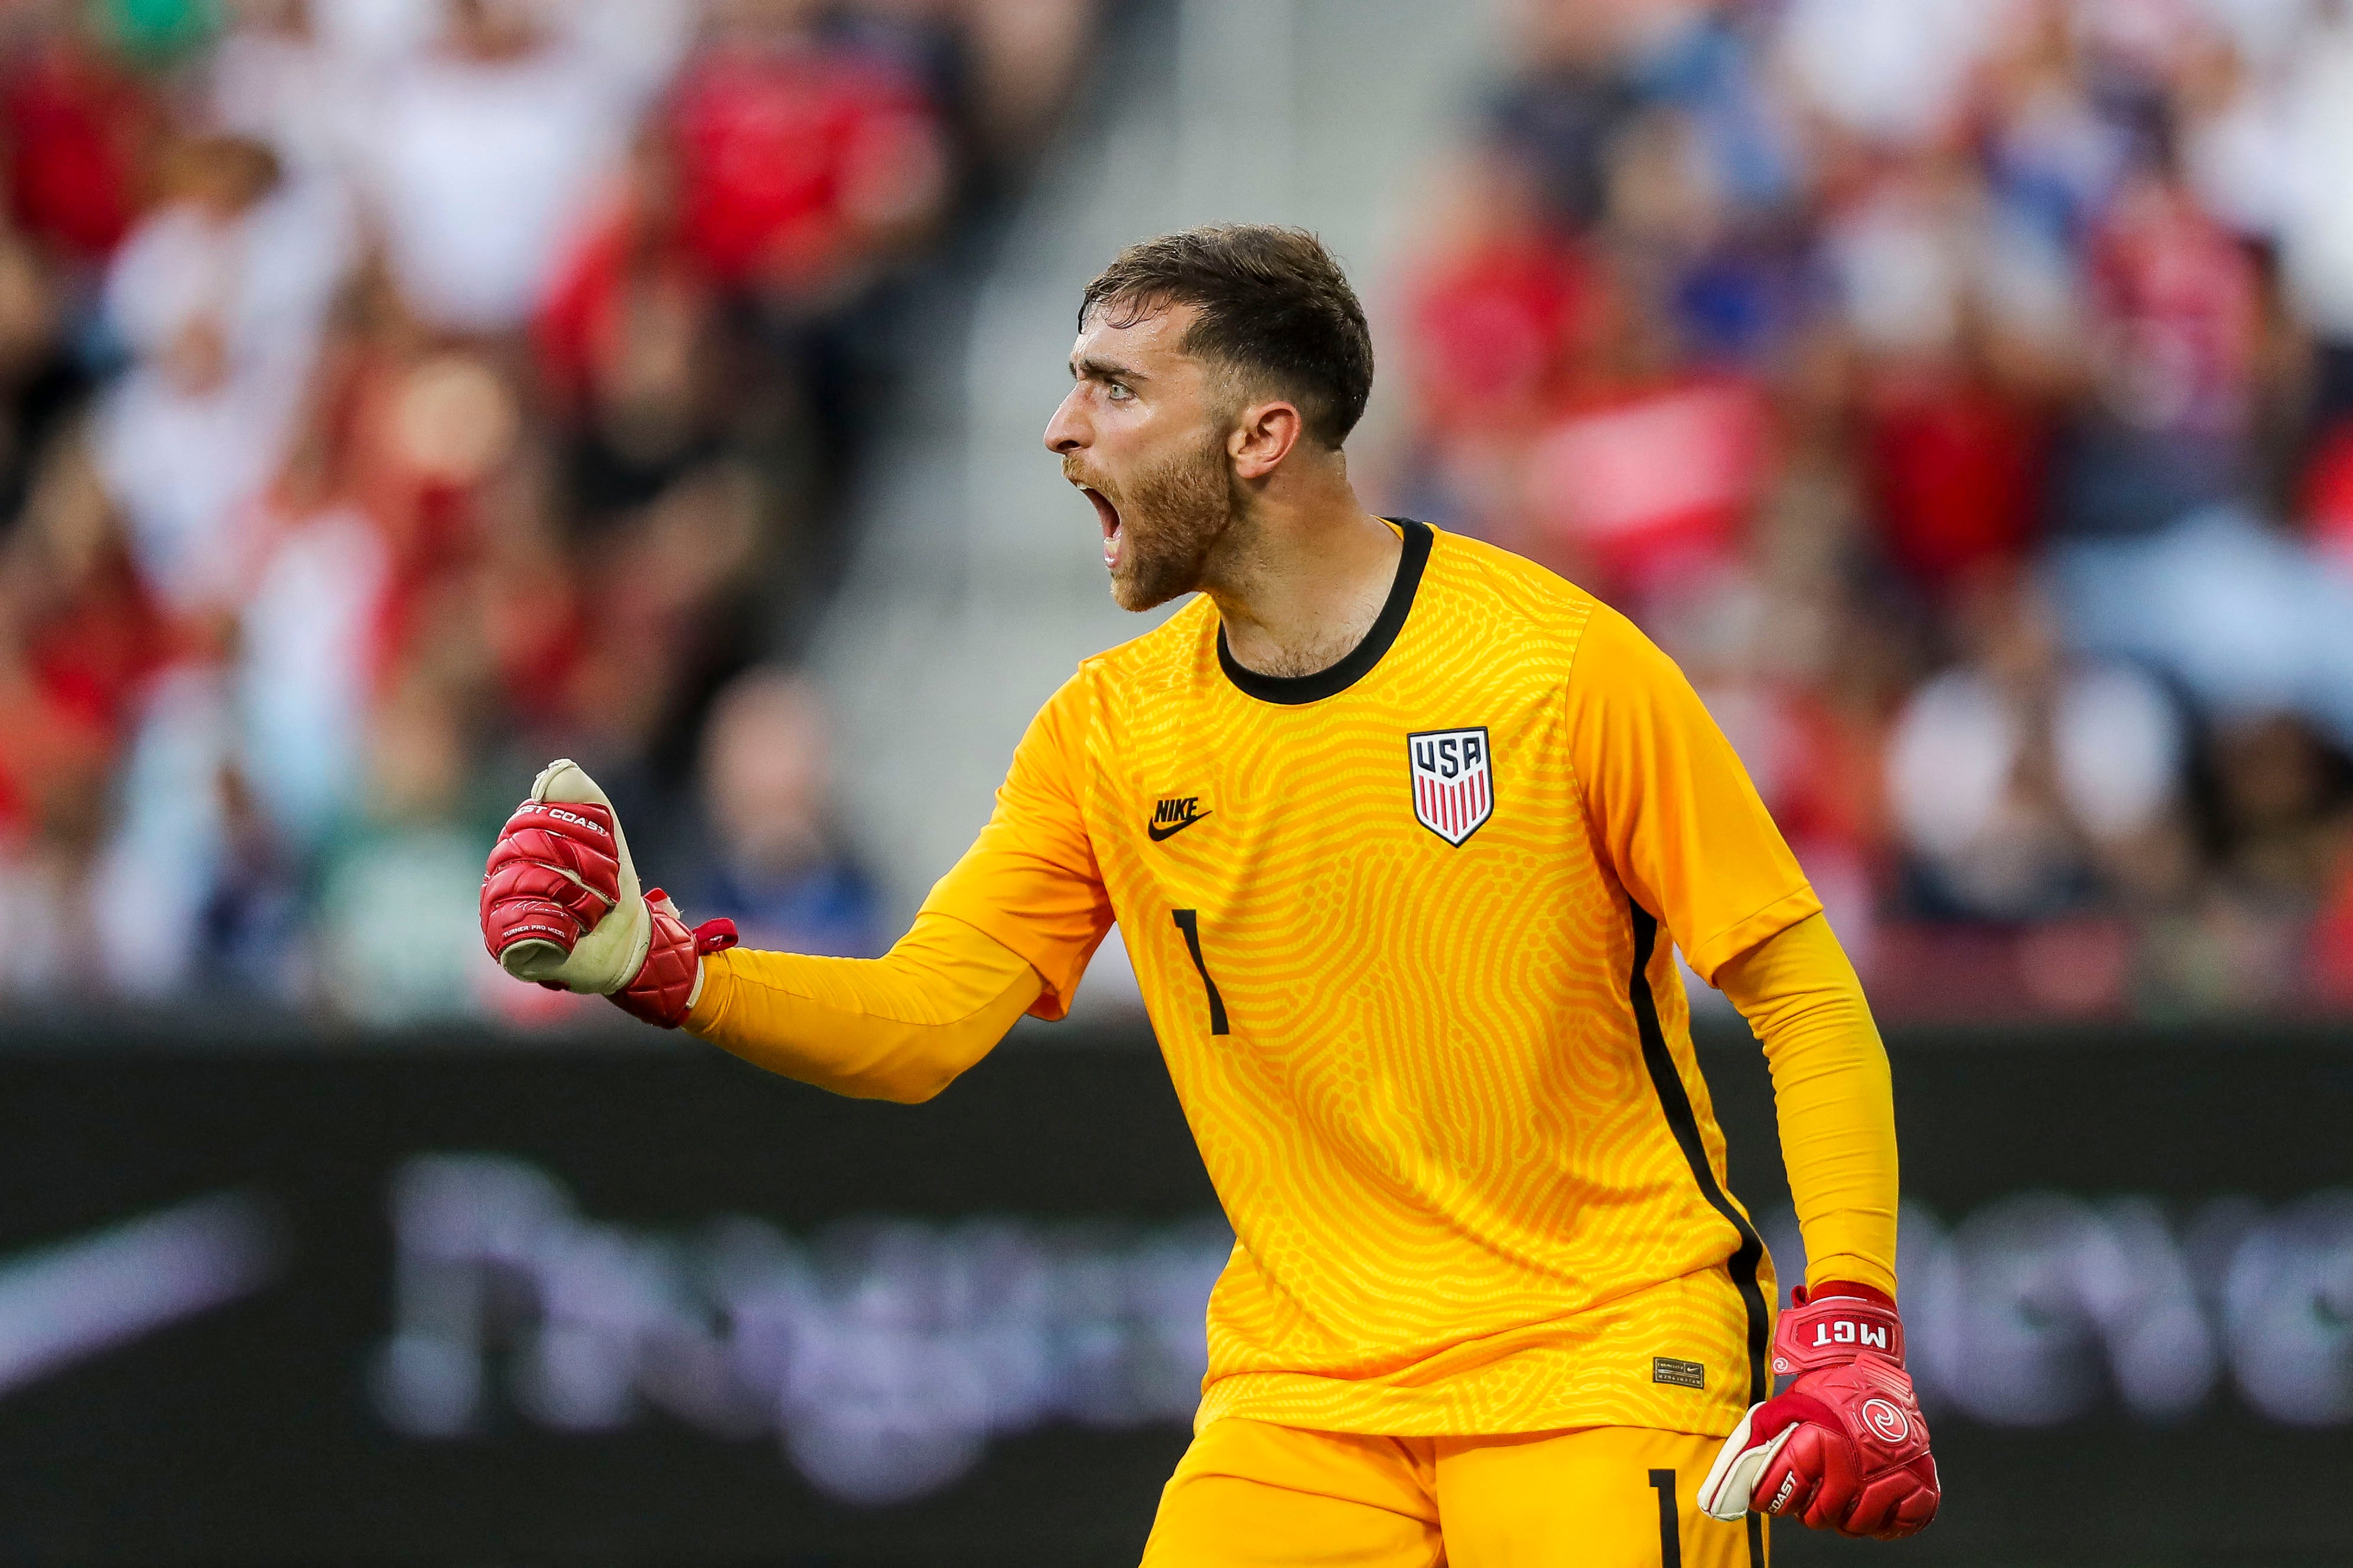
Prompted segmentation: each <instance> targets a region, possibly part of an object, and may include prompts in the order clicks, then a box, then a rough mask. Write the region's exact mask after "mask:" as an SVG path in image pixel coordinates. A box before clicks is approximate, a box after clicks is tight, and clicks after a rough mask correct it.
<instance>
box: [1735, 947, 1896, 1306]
mask: <svg viewBox="0 0 2353 1568" xmlns="http://www.w3.org/2000/svg"><path fill="white" fill-rule="evenodd" d="M1715 980H1716V984H1718V985H1719V986H1720V987H1722V989H1723V991H1724V994H1725V995H1726V996H1729V997H1730V998H1732V1002H1733V1005H1735V1006H1736V1007H1738V1008H1739V1009H1740V1012H1741V1015H1742V1016H1744V1017H1746V1019H1747V1020H1748V1023H1749V1026H1750V1027H1752V1028H1754V1029H1755V1030H1756V1031H1757V1038H1758V1039H1759V1040H1761V1041H1763V1042H1764V1046H1765V1059H1766V1060H1767V1062H1768V1063H1769V1064H1771V1067H1772V1069H1773V1100H1774V1105H1775V1108H1776V1110H1777V1111H1778V1115H1779V1118H1780V1123H1781V1162H1782V1164H1783V1165H1784V1166H1785V1167H1786V1168H1787V1169H1788V1173H1789V1194H1790V1195H1791V1197H1793V1198H1794V1199H1795V1200H1796V1201H1797V1205H1798V1225H1799V1229H1800V1230H1801V1231H1803V1233H1804V1235H1805V1238H1806V1282H1807V1284H1808V1285H1809V1286H1819V1285H1820V1284H1822V1283H1823V1282H1824V1281H1826V1280H1833V1279H1839V1280H1846V1281H1849V1282H1852V1283H1853V1284H1857V1285H1868V1286H1871V1287H1872V1288H1873V1289H1880V1290H1884V1291H1886V1292H1887V1293H1888V1295H1889V1296H1891V1297H1893V1296H1894V1294H1895V1211H1896V1203H1897V1196H1898V1189H1897V1181H1896V1155H1895V1101H1894V1092H1893V1089H1892V1088H1891V1086H1890V1082H1889V1078H1888V1070H1887V1050H1886V1047H1883V1045H1882V1044H1881V1043H1880V1039H1879V1029H1878V1027H1877V1026H1875V1025H1874V1024H1873V1022H1872V1021H1871V1007H1870V1005H1869V1004H1868V1003H1866V1002H1865V1001H1864V1000H1863V995H1862V982H1861V981H1860V980H1858V979H1857V978H1856V977H1855V973H1854V966H1853V965H1852V963H1848V962H1847V956H1846V952H1845V951H1844V950H1843V949H1841V947H1840V946H1839V942H1838V938H1837V937H1836V936H1835V935H1833V934H1832V933H1831V928H1830V922H1829V921H1826V920H1824V919H1823V918H1822V917H1821V916H1820V915H1815V916H1813V917H1811V918H1810V919H1808V920H1803V921H1799V922H1798V923H1797V924H1795V925H1791V926H1788V927H1785V928H1783V929H1782V930H1781V931H1778V932H1777V933H1775V934H1774V935H1772V936H1770V937H1767V939H1766V940H1765V941H1763V942H1759V943H1757V945H1756V946H1754V947H1752V948H1750V949H1749V950H1748V951H1747V952H1743V953H1741V954H1740V955H1739V956H1737V957H1736V958H1733V959H1730V960H1728V961H1726V962H1725V963H1724V964H1723V965H1722V967H1721V968H1720V969H1718V971H1717V972H1716V976H1715Z"/></svg>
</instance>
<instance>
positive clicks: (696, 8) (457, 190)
mask: <svg viewBox="0 0 2353 1568" xmlns="http://www.w3.org/2000/svg"><path fill="white" fill-rule="evenodd" d="M1093 11H1094V6H1093V3H1092V0H849V3H839V4H827V3H822V0H704V3H702V4H696V3H695V0H15V3H13V4H10V5H5V7H0V178H5V198H6V199H5V212H0V995H6V996H8V997H11V998H13V999H14V1000H15V1001H16V1004H17V1005H20V1006H21V1005H40V1004H42V1003H43V1002H45V1001H46V1002H51V1003H55V1004H58V1005H60V1006H64V1007H71V1008H83V1007H87V1006H88V1005H91V1004H92V1002H93V1001H94V1000H97V999H100V998H104V997H109V996H112V997H120V998H126V999H130V1000H132V1001H139V1000H146V999H186V998H192V997H193V998H214V999H217V1000H220V1001H223V1002H232V1001H238V1000H242V1001H249V1002H253V1003H257V1004H259V1005H269V1006H280V1007H293V1008H298V1009H306V1010H307V1009H320V1010H324V1011H328V1012H332V1013H336V1014H340V1015H342V1016H348V1017H351V1018H353V1019H356V1020H358V1021H361V1022H364V1023H373V1024H403V1023H408V1022H413V1021H418V1020H423V1019H427V1018H431V1017H435V1016H450V1015H464V1014H473V1013H480V1012H483V1011H486V1010H488V1011H494V1012H495V1011H503V1012H506V1013H508V1014H510V1015H512V1016H521V1017H526V1018H527V1017H531V1016H559V1017H560V1016H570V1015H569V1014H567V1013H566V1012H565V1009H566V1008H572V1007H578V1006H582V1005H585V1004H581V1003H579V1002H578V1001H577V999H575V998H569V997H564V996H560V995H550V994H547V993H544V992H541V991H538V990H536V989H534V988H530V987H522V986H515V985H512V984H501V982H500V980H499V976H498V974H497V972H496V970H495V968H494V967H492V966H491V965H489V964H488V963H485V962H484V961H483V959H482V956H481V953H480V943H479V937H478V936H477V935H476V934H475V929H474V914H473V905H474V899H475V892H476V889H477V886H478V884H479V882H480V862H481V858H482V852H483V846H484V845H485V844H486V843H487V842H488V841H489V837H490V835H491V832H492V831H493V830H494V828H495V826H496V824H497V823H498V821H499V820H501V818H502V817H503V816H504V814H505V812H506V811H507V810H509V809H511V808H512V805H513V797H514V796H515V795H517V794H519V793H520V784H521V782H522V780H524V779H527V778H528V777H529V776H530V773H531V772H532V770H533V768H535V767H536V766H537V765H538V764H539V763H542V762H543V761H544V760H545V759H546V758H548V757H550V756H554V755H558V754H569V755H572V756H575V757H577V758H579V759H580V760H581V761H582V762H583V763H586V765H587V766H589V767H590V768H591V769H592V770H593V771H595V772H596V773H597V774H598V776H599V777H600V779H602V780H604V781H605V782H606V783H607V787H608V788H609V789H610V790H611V791H612V793H613V794H614V795H615V796H616V799H617V802H619V803H620V804H621V805H622V806H623V810H624V816H625V817H626V818H627V819H628V820H629V821H631V822H632V823H635V824H642V825H643V826H641V827H640V830H639V842H638V844H637V845H636V846H635V847H636V848H637V849H638V856H639V858H640V860H641V861H648V862H650V863H652V864H654V865H658V866H659V867H661V868H663V870H664V874H665V875H666V876H669V877H672V878H676V879H682V880H676V881H673V882H672V884H671V887H672V890H673V891H674V892H675V893H676V894H677V896H678V897H679V898H680V899H681V902H684V903H686V904H687V905H688V907H690V908H691V909H692V910H694V911H695V913H696V915H697V916H698V917H705V916H710V915H720V914H726V915H732V916H733V917H734V918H735V919H736V920H738V921H740V922H741V923H742V925H743V927H744V932H745V935H746V938H747V939H748V940H754V941H758V942H773V943H777V944H783V945H789V946H792V947H796V948H798V949H802V950H805V951H811V952H839V953H862V952H873V951H877V950H878V948H879V946H880V944H881V933H879V932H878V931H876V930H875V929H874V923H875V898H874V894H873V892H872V890H871V886H870V884H869V883H868V881H867V879H865V878H864V877H863V876H862V875H861V874H860V871H859V869H858V868H857V866H856V864H855V862H854V859H853V858H851V857H850V856H849V854H848V853H847V852H846V851H845V849H844V847H843V846H842V845H841V844H840V843H839V842H838V840H837V838H836V837H835V836H834V834H833V833H832V831H831V830H830V827H829V826H828V811H827V803H826V790H827V787H828V786H827V777H826V773H827V770H826V738H825V731H824V720H823V714H822V710H821V708H820V706H819V705H818V701H817V700H816V698H815V696H814V694H813V693H812V691H811V689H810V688H809V687H808V686H807V683H806V682H805V681H804V680H803V679H801V678H800V677H799V676H798V675H797V674H796V673H795V671H794V668H793V661H794V659H795V658H796V657H797V653H798V651H799V644H800V642H801V640H802V638H803V637H804V636H805V632H806V628H807V625H808V622H809V618H810V615H811V613H812V612H813V611H814V610H815V609H816V608H817V607H818V606H820V605H822V603H823V601H824V599H825V596H826V595H827V592H828V587H829V586H830V584H831V582H832V579H833V577H834V575H835V574H836V573H837V571H838V568H839V563H840V561H841V558H842V554H843V549H844V544H845V542H844V541H843V540H842V539H841V538H840V537H839V526H838V525H837V522H836V521H835V520H837V519H838V518H839V517H840V516H841V515H842V510H843V509H842V508H841V506H840V504H839V501H840V492H841V487H842V485H843V483H844V480H845V478H846V476H847V474H848V473H849V468H850V465H851V464H852V463H853V462H854V460H855V458H856V455H857V452H858V450H859V448H860V443H861V440H862V439H863V437H864V436H865V434H866V432H867V430H868V428H869V427H870V426H871V410H872V408H873V407H874V405H875V403H876V400H877V396H878V394H879V393H880V392H881V390H883V389H886V388H887V386H888V384H889V381H890V377H891V375H892V373H893V369H894V366H895V364H896V363H898V356H900V355H901V354H902V353H903V351H904V338H905V335H906V331H905V329H904V326H903V323H904V322H905V321H907V320H908V318H909V315H910V311H909V310H908V305H907V302H908V300H910V299H911V298H915V297H918V296H919V295H920V292H921V289H923V279H924V278H925V276H926V268H935V267H937V266H939V265H940V260H939V258H941V257H942V256H943V255H944V254H946V253H948V251H949V250H950V248H951V247H954V246H955V245H956V244H958V243H959V242H960V237H965V236H969V235H970V234H971V233H972V232H973V226H974V224H975V223H976V221H978V220H979V217H980V216H983V215H985V214H986V213H987V211H988V210H989V208H990V206H991V204H992V203H993V202H994V201H996V200H997V198H998V197H999V196H1000V195H1001V194H1002V193H1004V192H1005V191H1006V190H1007V189H1008V188H1009V183H1010V182H1011V181H1012V180H1013V179H1014V178H1016V176H1017V175H1018V172H1019V170H1020V169H1021V167H1022V166H1023V164H1024V162H1025V160H1027V159H1028V158H1029V156H1030V154H1031V153H1033V152H1034V151H1035V150H1036V148H1037V146H1038V144H1039V141H1040V139H1041V137H1042V136H1043V135H1044V134H1045V132H1047V130H1048V128H1049V126H1050V121H1051V119H1052V116H1053V114H1054V113H1055V110H1057V108H1058V106H1059V104H1060V101H1061V100H1062V98H1063V96H1064V94H1065V92H1066V91H1067V89H1068V88H1069V86H1070V84H1071V79H1072V78H1073V76H1074V74H1075V73H1076V71H1077V69H1078V68H1079V66H1080V64H1081V62H1082V58H1083V57H1084V54H1085V50H1086V48H1087V47H1088V44H1089V41H1090V34H1091V30H1092V25H1093V21H1094V16H1093ZM649 807H659V809H649ZM633 808H635V809H633ZM657 834H659V837H657Z"/></svg>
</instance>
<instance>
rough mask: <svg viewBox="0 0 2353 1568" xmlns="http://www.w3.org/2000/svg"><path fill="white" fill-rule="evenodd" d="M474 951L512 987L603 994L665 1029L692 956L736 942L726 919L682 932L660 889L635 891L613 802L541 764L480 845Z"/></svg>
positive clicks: (683, 993) (575, 775)
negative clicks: (495, 834)
mask: <svg viewBox="0 0 2353 1568" xmlns="http://www.w3.org/2000/svg"><path fill="white" fill-rule="evenodd" d="M482 945H483V946H484V947H486V948H488V949H489V950H490V953H491V957H492V958H495V959H497V960H498V961H499V963H500V965H501V967H502V968H504V969H505V970H506V972H507V973H510V974H512V975H513V976H514V977H515V978H516V979H518V980H531V981H535V982H537V983H538V984H542V985H544V986H547V987H549V988H550V989H551V990H560V991H582V992H593V993H596V994H600V995H605V996H609V997H611V998H612V999H613V1001H614V1003H615V1004H616V1005H617V1006H619V1007H620V1008H621V1010H622V1011H623V1012H626V1013H629V1014H631V1015H633V1016H637V1017H639V1018H643V1019H644V1020H645V1021H646V1022H647V1023H649V1024H658V1025H659V1026H661V1027H663V1028H665V1029H674V1028H676V1027H677V1026H679V1025H680V1024H681V1023H683V1022H684V1021H685V1019H686V1016H687V1014H688V1013H689V1012H691V1010H692V1009H693V1006H694V999H695V997H696V995H697V994H700V993H701V991H702V955H703V954H704V953H706V952H719V951H721V950H722V949H723V948H730V947H733V946H734V945H735V925H734V922H733V921H705V922H704V923H703V924H702V926H700V927H698V928H697V929H695V930H693V931H689V930H687V929H686V922H685V921H682V920H681V919H680V918H679V912H678V906H677V905H676V904H674V903H672V902H670V900H669V899H668V898H667V897H666V896H664V894H663V893H662V890H661V889H659V888H656V889H653V890H652V891H651V892H648V893H639V892H638V873H637V868H636V867H635V866H634V865H632V864H631V862H630V860H629V841H628V839H627V838H626V837H623V836H622V833H621V825H620V822H619V820H618V819H617V818H616V817H615V816H614V815H613V803H612V802H611V801H610V800H608V799H607V798H606V795H605V792H604V791H603V790H601V789H598V788H597V787H596V781H595V780H594V779H592V778H590V777H589V776H588V775H587V773H586V772H585V771H583V770H582V769H581V767H580V765H579V764H578V763H574V762H571V761H569V760H560V761H557V762H554V763H549V764H548V765H547V766H546V767H545V768H543V769H542V770H541V772H540V775H539V777H538V778H537V779H535V780H533V783H532V786H531V794H530V795H529V796H528V797H527V798H525V800H524V801H523V803H522V805H519V806H517V807H516V808H515V814H514V815H513V816H511V817H509V818H508V819H507V825H506V826H505V827H504V828H503V829H502V830H501V832H500V834H499V840H498V842H497V843H496V844H494V845H492V846H491V859H490V864H489V866H488V867H487V868H485V869H484V871H483V874H482Z"/></svg>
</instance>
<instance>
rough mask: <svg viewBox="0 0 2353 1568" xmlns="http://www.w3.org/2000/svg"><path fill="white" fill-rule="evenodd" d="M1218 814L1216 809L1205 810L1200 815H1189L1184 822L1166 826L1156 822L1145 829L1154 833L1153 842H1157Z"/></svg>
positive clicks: (1151, 833)
mask: <svg viewBox="0 0 2353 1568" xmlns="http://www.w3.org/2000/svg"><path fill="white" fill-rule="evenodd" d="M1217 815H1218V814H1217V813H1216V812H1214V811H1205V812H1203V813H1202V814H1201V815H1200V816H1188V817H1187V818H1186V819H1185V820H1184V821H1182V822H1172V823H1170V824H1169V825H1168V826H1166V827H1163V826H1160V824H1158V823H1156V822H1155V823H1153V824H1151V825H1150V826H1147V827H1145V830H1144V831H1145V832H1146V833H1149V834H1150V835H1152V842H1154V843H1155V844H1157V843H1159V842H1160V841H1161V840H1162V839H1164V838H1170V837H1175V836H1176V835H1177V834H1179V833H1182V832H1184V831H1185V830H1186V829H1187V828H1188V827H1190V826H1193V824H1195V823H1197V822H1206V821H1208V819H1209V818H1210V817H1213V816H1217Z"/></svg>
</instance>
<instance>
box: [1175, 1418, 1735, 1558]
mask: <svg viewBox="0 0 2353 1568" xmlns="http://www.w3.org/2000/svg"><path fill="white" fill-rule="evenodd" d="M1723 1443H1724V1439H1723V1438H1721V1437H1694V1436H1690V1435H1689V1434H1686V1433H1682V1432H1653V1431H1648V1430H1644V1429H1642V1428H1639V1427H1630V1426H1589V1427H1584V1428H1581V1429H1579V1430H1577V1431H1573V1432H1538V1433H1532V1434H1528V1435H1525V1436H1509V1437H1376V1436H1364V1435H1361V1434H1356V1433H1347V1432H1307V1431H1302V1430H1300V1429H1298V1428H1295V1427H1290V1426H1273V1425H1271V1424H1269V1423H1267V1422H1263V1421H1246V1420H1240V1419H1237V1418H1234V1417H1230V1416H1229V1417H1227V1418H1226V1419H1224V1420H1220V1421H1213V1422H1211V1423H1210V1424H1209V1425H1208V1426H1207V1427H1205V1428H1203V1429H1202V1431H1201V1433H1200V1434H1199V1435H1198V1436H1196V1437H1195V1438H1194V1439H1193V1446H1192V1447H1190V1448H1188V1449H1187V1450H1186V1453H1185V1458H1184V1459H1183V1460H1182V1461H1181V1462H1180V1463H1179V1464H1178V1465H1177V1467H1176V1474H1175V1475H1174V1476H1172V1477H1170V1478H1169V1480H1168V1485H1167V1487H1166V1489H1164V1490H1163V1491H1162V1492H1161V1494H1160V1512H1159V1515H1158V1517H1157V1518H1155V1520H1154V1521H1153V1524H1152V1539H1151V1541H1150V1542H1148V1543H1146V1545H1145V1549H1144V1565H1145V1568H1210V1565H1212V1564H1215V1565H1216V1568H1257V1565H1261V1564H1262V1565H1264V1568H1277V1565H1281V1568H1294V1565H1299V1564H1309V1563H1316V1564H1330V1565H1332V1568H1340V1565H1341V1564H1346V1565H1347V1568H1440V1564H1443V1565H1444V1568H1569V1565H1571V1564H1574V1565H1575V1568H1662V1565H1663V1568H1765V1528H1764V1521H1763V1520H1761V1519H1759V1518H1758V1517H1757V1516H1756V1515H1754V1514H1751V1515H1750V1516H1749V1517H1748V1519H1747V1521H1746V1522H1745V1523H1742V1524H1724V1523H1720V1522H1718V1521H1715V1520H1713V1519H1710V1518H1708V1517H1707V1515H1705V1514H1704V1513H1702V1512H1700V1510H1699V1507H1698V1505H1697V1504H1696V1503H1695V1502H1694V1500H1693V1494H1694V1492H1696V1491H1697V1490H1698V1489H1699V1483H1700V1481H1701V1479H1703V1478H1704V1477H1705V1476H1706V1474H1707V1469H1708V1466H1709V1465H1710V1464H1712V1463H1713V1462H1714V1461H1715V1453H1716V1450H1717V1449H1718V1448H1719V1447H1722V1446H1723Z"/></svg>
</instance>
